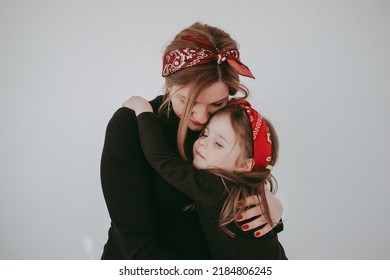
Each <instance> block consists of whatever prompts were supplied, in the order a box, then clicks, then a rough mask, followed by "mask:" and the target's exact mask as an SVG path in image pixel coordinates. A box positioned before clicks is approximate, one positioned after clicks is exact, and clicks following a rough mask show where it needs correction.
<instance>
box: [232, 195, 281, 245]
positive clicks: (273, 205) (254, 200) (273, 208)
mask: <svg viewBox="0 0 390 280" xmlns="http://www.w3.org/2000/svg"><path fill="white" fill-rule="evenodd" d="M265 194H266V198H267V202H268V207H269V212H270V215H271V219H272V222H273V224H274V225H277V224H278V223H279V221H280V219H281V218H282V213H283V206H282V203H281V202H280V201H279V199H277V198H276V197H275V196H274V195H273V194H272V193H271V192H270V191H269V190H268V189H267V188H265ZM241 203H244V205H245V206H253V207H252V208H250V209H248V210H246V211H244V212H242V213H241V215H240V216H239V217H238V218H237V221H245V220H248V219H250V218H254V217H256V216H259V217H258V218H256V219H254V220H253V221H250V222H248V223H245V224H243V225H242V226H241V228H243V230H245V231H248V230H251V229H256V228H258V227H261V226H263V227H262V228H261V229H259V230H256V231H255V232H254V236H255V237H260V236H263V235H265V234H266V233H267V232H269V231H270V230H272V228H273V227H271V226H270V225H269V224H268V223H267V221H266V219H265V217H264V216H263V215H262V214H263V213H262V211H261V207H260V205H259V200H258V197H257V196H250V197H248V198H247V199H246V200H245V201H243V202H241ZM244 205H243V206H244ZM238 206H241V205H238ZM243 206H241V207H243Z"/></svg>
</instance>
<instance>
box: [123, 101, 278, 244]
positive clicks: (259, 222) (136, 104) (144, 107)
mask: <svg viewBox="0 0 390 280" xmlns="http://www.w3.org/2000/svg"><path fill="white" fill-rule="evenodd" d="M123 106H126V107H128V108H130V109H132V110H134V111H135V113H136V115H137V116H138V115H139V114H141V113H143V112H153V110H152V108H151V107H150V104H149V103H148V102H147V101H146V100H145V99H144V98H142V97H139V96H133V97H131V98H130V99H128V100H127V101H126V102H124V103H123ZM160 127H161V126H160ZM140 128H141V126H140ZM157 129H158V127H157ZM140 132H141V131H140ZM152 133H153V131H152ZM154 133H156V131H154ZM160 136H161V135H160V134H158V133H157V134H155V136H154V138H156V137H157V138H158V137H160ZM141 142H142V143H143V144H144V141H141ZM147 144H150V142H149V141H148V142H147V143H146V145H147ZM156 145H159V141H157V142H156ZM143 148H144V147H143ZM147 149H148V148H146V149H145V155H146V156H148V155H147V154H148V153H149V151H148V150H147ZM168 152H170V151H168ZM148 160H149V158H148ZM156 160H158V159H156ZM178 160H179V162H178V165H179V166H180V164H183V165H185V164H186V165H188V164H189V163H188V162H186V161H184V160H182V159H181V158H179V159H178ZM180 160H182V162H180ZM151 164H152V165H153V162H151ZM154 164H155V163H154ZM153 167H154V168H155V169H156V166H154V165H153ZM157 168H158V167H157ZM187 168H188V169H189V170H192V172H193V169H194V168H193V167H192V164H191V166H190V167H188V166H187ZM156 171H157V172H158V173H160V175H161V176H162V177H164V174H161V172H163V171H162V170H160V171H159V170H158V169H156ZM165 175H167V174H165ZM172 179H176V176H175V174H173V176H172ZM192 179H194V178H192ZM165 180H167V181H168V182H169V183H171V184H172V185H173V186H175V183H174V182H171V181H169V178H165ZM175 187H176V188H179V190H180V191H182V192H184V190H183V189H181V188H180V187H177V186H175ZM183 187H188V184H187V185H183ZM191 191H195V190H194V189H192V190H190V189H187V192H188V193H187V192H184V193H186V194H187V195H188V196H189V197H190V198H191V199H193V200H194V199H195V197H194V196H195V195H196V193H194V192H193V193H191ZM196 192H199V190H198V189H196ZM266 196H267V202H268V207H269V210H270V214H271V218H272V220H273V222H274V223H275V224H276V223H278V222H280V221H281V217H282V212H283V207H282V204H281V203H280V201H279V200H278V199H277V198H276V197H275V196H274V195H273V194H272V193H271V192H270V191H267V190H266ZM243 203H244V204H245V206H253V207H252V208H251V209H249V210H247V211H244V212H243V213H242V215H241V217H240V219H238V221H240V222H242V221H245V220H248V219H252V218H254V217H257V218H255V219H252V221H250V222H248V223H246V224H245V225H248V228H247V231H248V230H252V229H256V228H258V227H261V226H263V225H265V226H264V227H262V228H261V229H258V230H256V232H255V233H254V235H255V236H259V237H260V236H263V235H265V234H266V233H268V232H269V231H270V230H272V227H271V226H269V225H268V223H267V221H266V219H265V218H264V217H263V216H262V210H261V207H260V205H259V202H258V200H257V197H250V198H248V199H247V200H245V201H244V202H243ZM274 229H275V230H276V232H280V231H281V230H283V224H278V226H276V227H275V228H274Z"/></svg>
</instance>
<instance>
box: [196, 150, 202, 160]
mask: <svg viewBox="0 0 390 280" xmlns="http://www.w3.org/2000/svg"><path fill="white" fill-rule="evenodd" d="M195 154H196V155H198V156H200V157H201V158H203V159H204V157H203V156H202V155H201V154H200V153H199V152H198V151H196V152H195Z"/></svg>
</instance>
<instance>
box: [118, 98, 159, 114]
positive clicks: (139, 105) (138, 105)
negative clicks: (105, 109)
mask: <svg viewBox="0 0 390 280" xmlns="http://www.w3.org/2000/svg"><path fill="white" fill-rule="evenodd" d="M122 106H123V107H127V108H129V109H131V110H133V111H134V112H135V115H136V116H138V115H139V114H141V113H143V112H153V108H152V106H151V105H150V104H149V102H148V101H147V100H146V99H145V98H143V97H141V96H132V97H130V98H129V99H127V100H126V101H125V102H123V104H122Z"/></svg>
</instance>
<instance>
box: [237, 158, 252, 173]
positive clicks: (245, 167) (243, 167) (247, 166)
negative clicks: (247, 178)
mask: <svg viewBox="0 0 390 280" xmlns="http://www.w3.org/2000/svg"><path fill="white" fill-rule="evenodd" d="M254 165H255V160H254V159H253V158H247V159H241V160H240V161H239V163H238V165H237V169H236V171H238V172H250V171H251V170H252V168H253V166H254Z"/></svg>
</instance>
